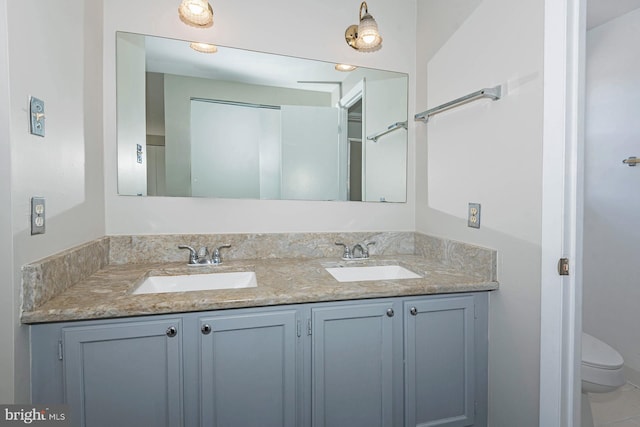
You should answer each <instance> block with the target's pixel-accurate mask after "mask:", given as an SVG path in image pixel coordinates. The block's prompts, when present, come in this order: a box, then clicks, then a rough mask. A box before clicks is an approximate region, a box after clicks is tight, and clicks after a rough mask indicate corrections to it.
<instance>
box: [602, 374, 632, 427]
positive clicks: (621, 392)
mask: <svg viewBox="0 0 640 427" xmlns="http://www.w3.org/2000/svg"><path fill="white" fill-rule="evenodd" d="M589 400H590V401H591V412H592V413H593V423H594V424H595V427H605V426H606V427H640V389H638V388H637V387H634V386H633V385H631V384H626V385H624V386H623V387H621V388H619V389H618V390H616V391H613V392H611V393H600V394H598V393H596V394H590V395H589Z"/></svg>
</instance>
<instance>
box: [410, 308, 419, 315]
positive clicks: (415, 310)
mask: <svg viewBox="0 0 640 427" xmlns="http://www.w3.org/2000/svg"><path fill="white" fill-rule="evenodd" d="M409 313H411V315H412V316H415V315H416V314H418V309H417V308H415V307H411V309H410V310H409Z"/></svg>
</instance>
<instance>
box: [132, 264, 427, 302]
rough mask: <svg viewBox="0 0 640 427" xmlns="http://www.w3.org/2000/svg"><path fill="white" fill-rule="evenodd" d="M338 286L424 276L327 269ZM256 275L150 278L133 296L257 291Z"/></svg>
mask: <svg viewBox="0 0 640 427" xmlns="http://www.w3.org/2000/svg"><path fill="white" fill-rule="evenodd" d="M324 268H325V270H326V271H327V272H328V273H329V274H331V275H332V276H333V277H334V278H335V279H336V280H337V281H338V282H363V281H372V280H397V279H419V278H421V277H422V276H420V275H418V274H416V273H414V272H413V271H411V270H408V269H406V268H404V267H402V266H400V265H371V266H353V267H345V266H337V267H324ZM256 286H258V281H257V279H256V273H255V272H253V271H241V272H220V273H207V274H188V275H179V276H149V277H147V278H146V279H144V280H143V281H142V283H140V285H138V286H137V287H136V289H135V290H134V291H133V294H134V295H139V294H157V293H168V292H191V291H207V290H222V289H240V288H255V287H256Z"/></svg>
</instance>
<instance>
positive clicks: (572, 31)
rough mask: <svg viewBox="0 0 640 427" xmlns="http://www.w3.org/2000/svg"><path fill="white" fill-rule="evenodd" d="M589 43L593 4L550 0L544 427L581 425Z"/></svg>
mask: <svg viewBox="0 0 640 427" xmlns="http://www.w3.org/2000/svg"><path fill="white" fill-rule="evenodd" d="M584 38H585V0H546V1H545V40H544V63H545V66H544V82H545V84H544V133H543V139H544V141H543V205H542V206H543V207H542V221H543V229H542V283H541V337H540V426H541V427H542V426H544V427H556V426H557V427H578V426H579V425H580V360H581V354H580V344H581V342H580V337H581V330H582V324H581V318H582V312H581V309H582V289H581V283H582V282H581V280H580V274H581V271H580V264H581V261H582V260H581V258H582V256H581V255H582V250H581V247H582V242H581V232H580V230H581V228H582V152H581V147H582V144H581V140H582V138H583V135H582V130H581V125H582V110H583V108H582V105H583V99H584V88H583V85H582V81H583V79H582V76H583V73H584V65H583V64H584ZM560 258H568V259H569V265H570V267H569V275H568V276H561V275H560V274H559V272H558V268H557V263H558V261H559V259H560Z"/></svg>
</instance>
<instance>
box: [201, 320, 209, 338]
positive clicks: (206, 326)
mask: <svg viewBox="0 0 640 427" xmlns="http://www.w3.org/2000/svg"><path fill="white" fill-rule="evenodd" d="M200 332H202V333H203V334H204V335H209V334H210V333H211V325H209V324H207V323H205V324H204V325H202V326H201V327H200Z"/></svg>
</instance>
